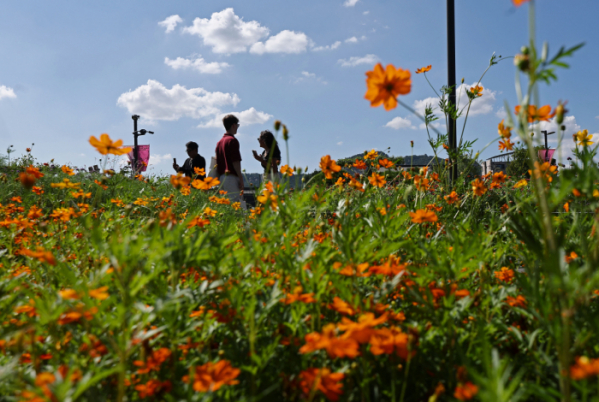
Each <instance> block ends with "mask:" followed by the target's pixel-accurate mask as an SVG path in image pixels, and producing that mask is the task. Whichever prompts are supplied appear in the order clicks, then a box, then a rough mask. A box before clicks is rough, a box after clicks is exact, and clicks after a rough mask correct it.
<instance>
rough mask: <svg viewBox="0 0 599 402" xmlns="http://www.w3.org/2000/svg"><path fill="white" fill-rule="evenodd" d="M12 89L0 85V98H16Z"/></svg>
mask: <svg viewBox="0 0 599 402" xmlns="http://www.w3.org/2000/svg"><path fill="white" fill-rule="evenodd" d="M16 97H17V95H16V94H15V91H14V89H12V88H9V87H7V86H6V85H0V99H3V98H16Z"/></svg>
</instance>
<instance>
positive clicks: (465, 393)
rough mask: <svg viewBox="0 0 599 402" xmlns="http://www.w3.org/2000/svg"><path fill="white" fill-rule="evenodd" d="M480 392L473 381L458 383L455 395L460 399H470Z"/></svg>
mask: <svg viewBox="0 0 599 402" xmlns="http://www.w3.org/2000/svg"><path fill="white" fill-rule="evenodd" d="M477 393H478V387H477V386H476V385H474V384H472V383H471V382H467V383H465V384H458V386H457V387H456V388H455V392H454V393H453V396H454V397H455V398H456V399H458V400H460V401H468V400H470V399H472V398H474V396H475V395H476V394H477Z"/></svg>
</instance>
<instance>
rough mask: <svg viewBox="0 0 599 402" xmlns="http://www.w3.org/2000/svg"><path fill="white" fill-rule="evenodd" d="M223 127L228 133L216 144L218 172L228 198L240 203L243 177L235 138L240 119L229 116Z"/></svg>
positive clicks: (226, 117)
mask: <svg viewBox="0 0 599 402" xmlns="http://www.w3.org/2000/svg"><path fill="white" fill-rule="evenodd" d="M223 125H224V126H225V130H226V133H225V134H224V135H223V138H221V139H220V141H218V143H217V144H216V170H217V172H218V176H219V180H220V182H221V183H222V188H223V190H225V191H226V192H227V197H228V198H229V199H230V200H231V202H240V201H241V195H242V194H243V175H242V173H241V153H240V152H239V141H237V138H235V134H237V129H238V128H239V125H240V124H239V119H238V118H237V117H235V116H233V115H232V114H228V115H226V116H225V117H223Z"/></svg>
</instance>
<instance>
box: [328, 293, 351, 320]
mask: <svg viewBox="0 0 599 402" xmlns="http://www.w3.org/2000/svg"><path fill="white" fill-rule="evenodd" d="M329 308H330V309H331V310H335V311H336V312H338V313H340V314H347V315H354V314H356V310H354V309H353V308H352V306H351V305H350V304H349V303H347V302H345V301H343V300H342V299H340V298H339V297H337V296H335V297H334V298H333V304H329Z"/></svg>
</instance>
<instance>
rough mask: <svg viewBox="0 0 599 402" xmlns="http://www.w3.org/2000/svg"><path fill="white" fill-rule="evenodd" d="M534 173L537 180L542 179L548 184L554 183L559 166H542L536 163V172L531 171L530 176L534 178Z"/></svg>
mask: <svg viewBox="0 0 599 402" xmlns="http://www.w3.org/2000/svg"><path fill="white" fill-rule="evenodd" d="M533 172H534V177H535V178H536V179H539V178H542V179H543V180H546V181H547V182H548V183H551V182H552V181H553V176H554V175H556V174H557V166H552V165H551V164H550V163H549V162H543V163H542V164H540V163H539V162H538V161H535V164H534V171H531V170H529V171H528V174H530V175H531V176H532V175H533Z"/></svg>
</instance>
